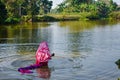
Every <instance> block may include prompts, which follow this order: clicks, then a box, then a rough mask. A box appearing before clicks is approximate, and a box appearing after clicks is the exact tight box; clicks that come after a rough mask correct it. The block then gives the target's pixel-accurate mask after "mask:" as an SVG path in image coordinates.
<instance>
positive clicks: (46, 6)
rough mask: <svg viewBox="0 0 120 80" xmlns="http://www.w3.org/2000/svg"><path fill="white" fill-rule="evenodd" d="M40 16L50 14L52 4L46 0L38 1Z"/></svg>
mask: <svg viewBox="0 0 120 80" xmlns="http://www.w3.org/2000/svg"><path fill="white" fill-rule="evenodd" d="M38 4H39V7H40V14H47V13H49V12H50V10H51V8H52V5H53V2H52V1H48V0H39V1H38Z"/></svg>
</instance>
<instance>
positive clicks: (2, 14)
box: [0, 1, 7, 24]
mask: <svg viewBox="0 0 120 80" xmlns="http://www.w3.org/2000/svg"><path fill="white" fill-rule="evenodd" d="M6 18H7V10H6V8H5V5H4V4H3V3H2V2H1V1H0V24H2V23H4V22H5V20H6Z"/></svg>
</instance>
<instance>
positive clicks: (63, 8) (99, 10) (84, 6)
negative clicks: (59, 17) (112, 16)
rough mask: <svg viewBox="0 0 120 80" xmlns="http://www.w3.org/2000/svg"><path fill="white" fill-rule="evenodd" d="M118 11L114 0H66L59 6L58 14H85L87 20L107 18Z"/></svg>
mask: <svg viewBox="0 0 120 80" xmlns="http://www.w3.org/2000/svg"><path fill="white" fill-rule="evenodd" d="M117 9H118V7H117V4H116V3H115V2H113V0H109V1H108V0H107V1H106V0H97V1H96V0H65V1H64V2H63V3H61V4H59V5H58V8H57V10H56V13H84V12H87V13H89V15H87V14H86V17H87V18H90V19H98V18H106V17H108V15H109V13H110V12H112V11H116V10H117Z"/></svg>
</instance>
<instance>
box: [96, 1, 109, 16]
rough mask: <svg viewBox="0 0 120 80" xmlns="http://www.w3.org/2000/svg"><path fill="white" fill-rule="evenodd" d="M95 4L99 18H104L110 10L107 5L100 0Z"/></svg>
mask: <svg viewBox="0 0 120 80" xmlns="http://www.w3.org/2000/svg"><path fill="white" fill-rule="evenodd" d="M96 6H97V12H98V15H99V17H100V18H106V17H107V16H108V14H109V12H110V10H109V7H108V6H107V5H106V4H105V3H104V2H101V1H98V2H97V3H96Z"/></svg>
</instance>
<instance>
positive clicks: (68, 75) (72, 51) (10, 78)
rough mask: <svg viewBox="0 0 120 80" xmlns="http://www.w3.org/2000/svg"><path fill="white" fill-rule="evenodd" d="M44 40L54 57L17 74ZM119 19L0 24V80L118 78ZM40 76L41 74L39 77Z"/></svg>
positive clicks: (89, 79)
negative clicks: (43, 66) (45, 65)
mask: <svg viewBox="0 0 120 80" xmlns="http://www.w3.org/2000/svg"><path fill="white" fill-rule="evenodd" d="M42 41H47V42H48V45H49V48H50V51H51V53H52V52H54V53H55V55H56V56H55V57H53V58H52V60H50V62H49V67H48V68H45V69H36V70H33V72H34V73H32V74H20V73H19V72H18V71H17V69H18V68H19V67H24V66H28V65H30V64H33V63H34V62H35V52H36V50H37V48H38V45H39V43H40V42H42ZM119 58H120V22H119V21H67V22H42V23H41V22H36V23H21V24H19V25H7V26H0V80H43V79H49V80H67V79H68V80H117V79H118V78H119V77H120V70H119V69H118V67H117V65H116V64H115V61H117V60H118V59H119ZM42 75H43V76H44V77H42Z"/></svg>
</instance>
